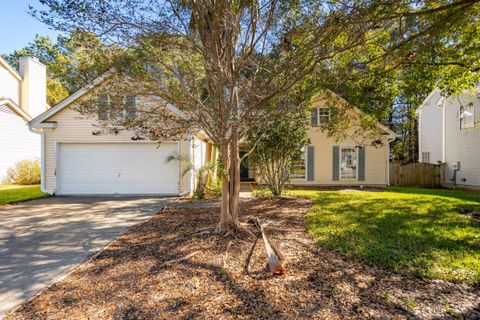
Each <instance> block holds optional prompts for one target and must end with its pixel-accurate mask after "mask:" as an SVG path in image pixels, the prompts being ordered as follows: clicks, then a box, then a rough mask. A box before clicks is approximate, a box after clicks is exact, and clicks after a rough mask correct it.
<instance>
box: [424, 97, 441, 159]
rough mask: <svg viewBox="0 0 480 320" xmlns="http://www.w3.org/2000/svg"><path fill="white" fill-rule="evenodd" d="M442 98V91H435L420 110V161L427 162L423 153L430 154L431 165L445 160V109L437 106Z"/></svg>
mask: <svg viewBox="0 0 480 320" xmlns="http://www.w3.org/2000/svg"><path fill="white" fill-rule="evenodd" d="M440 98H441V96H440V91H439V90H435V91H434V92H433V93H432V95H431V96H430V97H429V99H428V100H427V101H425V103H424V105H423V106H422V108H421V109H420V110H419V123H418V134H419V158H418V159H419V161H420V162H427V161H425V159H423V158H422V153H426V152H428V153H430V161H428V162H429V163H434V164H436V163H437V162H438V161H444V159H443V150H442V148H443V131H442V127H443V123H442V119H443V109H442V107H440V106H438V105H437V102H438V100H439V99H440Z"/></svg>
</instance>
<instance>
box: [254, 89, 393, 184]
mask: <svg viewBox="0 0 480 320" xmlns="http://www.w3.org/2000/svg"><path fill="white" fill-rule="evenodd" d="M362 116H363V114H362V112H361V111H360V110H359V109H358V108H356V107H353V106H350V105H349V104H348V103H347V102H346V101H345V100H344V99H342V98H340V97H339V96H338V95H336V94H334V93H332V92H330V91H327V92H325V93H323V94H318V95H316V96H315V97H314V98H313V99H312V110H311V119H310V126H309V128H308V131H307V134H308V138H309V140H310V144H309V145H308V146H307V147H306V148H305V149H304V153H303V155H304V156H303V158H302V159H301V160H300V161H298V162H297V163H296V164H295V166H294V169H293V172H292V173H291V176H290V184H291V185H295V186H305V185H306V186H372V187H384V186H386V185H388V184H389V156H390V147H389V143H390V142H391V141H393V140H394V139H395V133H394V132H393V131H391V130H390V129H388V128H387V127H385V126H383V125H382V124H380V123H378V122H371V123H370V124H369V125H368V126H365V125H362V124H361V122H362V119H361V117H362ZM329 125H332V126H333V125H334V126H336V127H337V128H339V130H338V134H337V135H336V136H332V137H329V135H328V134H327V132H328V131H327V130H325V128H326V127H328V126H329ZM256 180H257V181H258V180H260V179H258V178H257V179H256Z"/></svg>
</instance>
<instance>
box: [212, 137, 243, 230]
mask: <svg viewBox="0 0 480 320" xmlns="http://www.w3.org/2000/svg"><path fill="white" fill-rule="evenodd" d="M220 149H221V154H222V165H223V170H222V172H221V173H222V204H221V213H220V222H219V223H218V226H217V228H216V232H218V233H225V232H230V231H233V230H235V229H238V228H239V221H238V207H239V206H238V204H239V200H240V157H239V148H238V133H234V134H233V137H232V138H231V139H230V141H229V142H227V141H226V140H225V141H223V142H222V144H221V146H220Z"/></svg>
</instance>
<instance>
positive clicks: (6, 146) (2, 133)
mask: <svg viewBox="0 0 480 320" xmlns="http://www.w3.org/2000/svg"><path fill="white" fill-rule="evenodd" d="M19 65H20V70H19V72H17V71H16V70H15V69H13V68H12V67H11V66H10V65H9V64H8V63H7V62H6V61H5V60H4V59H2V58H1V57H0V141H1V143H0V183H1V181H2V180H3V179H4V178H5V174H6V172H7V170H8V168H10V167H12V166H13V165H14V164H15V163H16V162H18V161H20V160H23V159H32V158H40V135H39V134H38V133H35V132H33V131H30V129H29V127H28V122H29V121H30V120H31V119H32V118H34V117H36V116H37V115H39V114H40V113H42V112H44V111H45V110H46V109H47V101H46V97H47V96H46V95H47V87H46V68H45V66H44V65H43V64H41V63H40V62H39V61H38V59H37V58H35V57H31V56H26V57H21V58H20V61H19Z"/></svg>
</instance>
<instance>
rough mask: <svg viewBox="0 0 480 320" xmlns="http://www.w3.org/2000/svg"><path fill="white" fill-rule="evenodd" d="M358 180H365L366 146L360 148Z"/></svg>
mask: <svg viewBox="0 0 480 320" xmlns="http://www.w3.org/2000/svg"><path fill="white" fill-rule="evenodd" d="M358 181H365V147H360V148H358Z"/></svg>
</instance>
